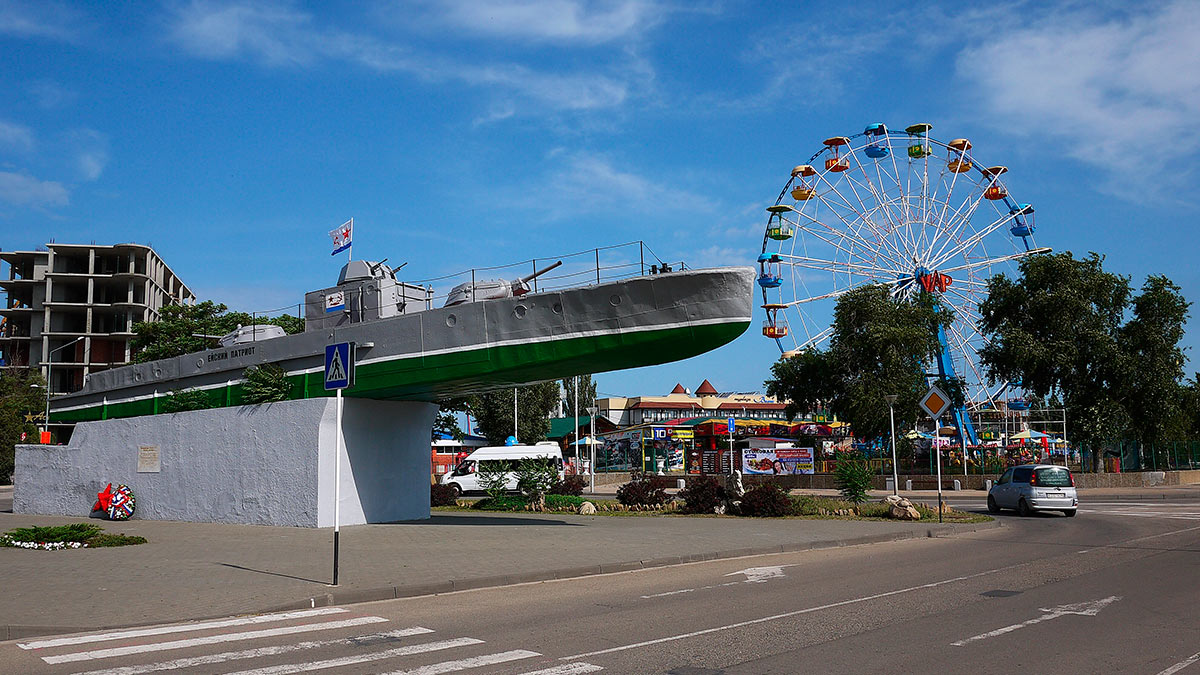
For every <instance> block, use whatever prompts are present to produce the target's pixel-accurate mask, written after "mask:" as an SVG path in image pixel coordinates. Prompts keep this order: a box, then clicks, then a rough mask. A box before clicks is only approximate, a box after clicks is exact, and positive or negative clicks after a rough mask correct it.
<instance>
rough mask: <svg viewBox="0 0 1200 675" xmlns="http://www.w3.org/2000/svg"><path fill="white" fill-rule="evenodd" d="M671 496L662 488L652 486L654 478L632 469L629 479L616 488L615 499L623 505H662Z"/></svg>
mask: <svg viewBox="0 0 1200 675" xmlns="http://www.w3.org/2000/svg"><path fill="white" fill-rule="evenodd" d="M670 500H671V496H670V495H668V494H667V491H666V490H664V489H662V488H656V487H654V479H653V477H651V476H648V475H646V474H645V473H643V472H641V471H634V472H633V475H632V476H631V477H630V481H629V482H628V483H625V484H624V485H622V486H621V487H619V488H617V501H619V502H621V503H622V504H624V505H625V506H662V505H663V504H665V503H667V502H668V501H670Z"/></svg>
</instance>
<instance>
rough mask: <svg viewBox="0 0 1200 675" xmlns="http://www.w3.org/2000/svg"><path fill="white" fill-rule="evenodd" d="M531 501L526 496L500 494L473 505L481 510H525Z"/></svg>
mask: <svg viewBox="0 0 1200 675" xmlns="http://www.w3.org/2000/svg"><path fill="white" fill-rule="evenodd" d="M528 504H529V502H528V501H527V500H526V499H525V498H524V497H518V496H516V495H500V496H499V497H488V498H487V499H480V500H479V501H477V502H475V504H474V505H473V506H472V507H471V508H473V509H479V510H480V511H524V510H525V506H526V505H528Z"/></svg>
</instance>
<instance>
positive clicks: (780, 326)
mask: <svg viewBox="0 0 1200 675" xmlns="http://www.w3.org/2000/svg"><path fill="white" fill-rule="evenodd" d="M762 307H763V309H765V310H767V320H766V321H764V322H763V335H764V336H765V337H769V338H772V339H774V340H778V339H779V338H784V337H787V335H788V327H787V324H786V323H780V322H779V316H778V313H779V310H781V309H787V305H781V304H774V303H768V304H765V305H763V306H762Z"/></svg>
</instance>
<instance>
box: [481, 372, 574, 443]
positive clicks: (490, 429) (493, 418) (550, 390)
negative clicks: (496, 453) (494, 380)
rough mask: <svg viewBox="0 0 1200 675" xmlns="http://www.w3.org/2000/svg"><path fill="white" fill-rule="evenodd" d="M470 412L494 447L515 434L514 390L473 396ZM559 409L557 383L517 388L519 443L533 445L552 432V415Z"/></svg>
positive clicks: (551, 382) (543, 383) (550, 382)
mask: <svg viewBox="0 0 1200 675" xmlns="http://www.w3.org/2000/svg"><path fill="white" fill-rule="evenodd" d="M467 403H468V408H469V410H470V412H471V416H472V417H474V418H475V421H476V423H477V424H478V427H479V433H480V434H482V435H483V436H485V437H486V438H487V439H488V443H491V444H492V445H503V444H504V439H506V438H508V437H509V436H511V435H512V433H513V390H512V389H501V390H499V391H494V392H490V393H487V394H480V395H477V396H472V397H470V398H469V399H468V401H467ZM557 405H558V382H557V381H554V380H551V381H549V382H542V383H540V384H531V385H528V386H525V387H518V388H517V409H518V416H517V422H518V428H517V439H518V441H520V442H521V443H527V444H532V443H536V442H537V441H541V440H545V439H546V434H547V433H549V432H550V411H551V410H553V409H554V408H555V407H557Z"/></svg>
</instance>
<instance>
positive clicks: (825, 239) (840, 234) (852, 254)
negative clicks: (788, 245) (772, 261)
mask: <svg viewBox="0 0 1200 675" xmlns="http://www.w3.org/2000/svg"><path fill="white" fill-rule="evenodd" d="M796 213H798V214H799V215H802V216H804V217H805V218H808V219H809V220H811V221H812V222H813V224H816V225H821V226H822V227H824V228H825V229H826V230H828V231H829V233H830V234H832V235H835V236H837V237H838V238H840V239H843V240H849V241H850V242H851V246H853V245H854V243H856V242H857V243H858V244H860V245H861V246H863V248H868V249H869V248H871V247H870V246H869V245H868V242H867V241H866V240H863V239H860V238H858V237H855V236H850V235H849V234H848V233H846V232H843V231H842V230H835V229H833V228H831V227H829V226H828V225H825V223H822V222H821V221H819V220H817V219H816V218H813V217H812V216H810V215H808V214H807V213H803V212H801V211H797V212H796ZM787 222H788V223H789V224H791V225H794V226H795V227H796V228H797V229H800V230H803V231H804V232H805V233H807V234H810V235H812V236H813V237H815V238H817V239H820V240H821V241H823V242H825V243H826V244H829V245H830V246H832V247H833V248H835V249H837V250H839V251H841V252H842V253H845V254H846V256H847V257H848V258H853V257H855V256H857V255H859V254H856V253H855V252H854V251H853V249H848V248H846V247H845V246H843V245H842V243H841V242H839V241H834V240H833V239H830V238H828V237H826V236H825V235H824V234H822V233H821V232H818V231H816V230H814V229H810V228H809V227H807V226H805V225H801V224H800V223H799V221H793V220H791V219H787ZM781 255H782V254H781Z"/></svg>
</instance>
